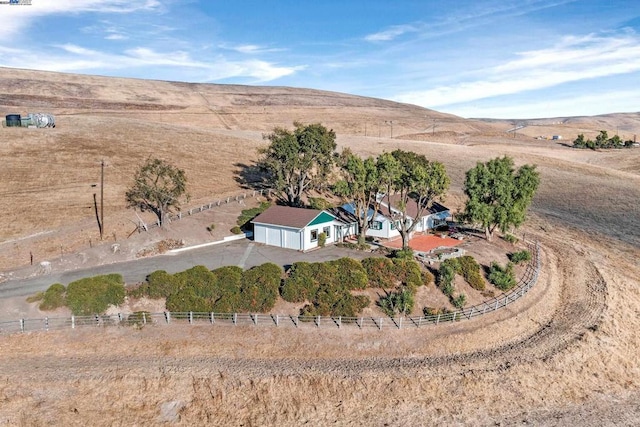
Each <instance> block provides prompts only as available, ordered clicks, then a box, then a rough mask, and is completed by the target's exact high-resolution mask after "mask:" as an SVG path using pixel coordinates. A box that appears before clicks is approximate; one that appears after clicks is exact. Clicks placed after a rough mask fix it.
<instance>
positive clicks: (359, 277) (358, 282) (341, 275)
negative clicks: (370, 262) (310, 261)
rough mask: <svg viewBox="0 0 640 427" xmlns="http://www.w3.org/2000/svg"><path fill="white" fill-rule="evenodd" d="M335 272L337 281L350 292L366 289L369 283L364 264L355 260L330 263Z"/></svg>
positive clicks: (344, 259) (339, 260)
mask: <svg viewBox="0 0 640 427" xmlns="http://www.w3.org/2000/svg"><path fill="white" fill-rule="evenodd" d="M328 264H329V265H331V266H333V267H334V268H335V269H336V271H335V280H336V281H337V282H338V283H340V284H342V286H344V287H346V288H347V289H349V290H353V289H365V288H366V287H367V284H368V282H369V277H368V275H367V272H366V270H365V269H364V267H363V266H362V263H361V262H360V261H358V260H355V259H353V258H348V257H344V258H340V259H337V260H334V261H328Z"/></svg>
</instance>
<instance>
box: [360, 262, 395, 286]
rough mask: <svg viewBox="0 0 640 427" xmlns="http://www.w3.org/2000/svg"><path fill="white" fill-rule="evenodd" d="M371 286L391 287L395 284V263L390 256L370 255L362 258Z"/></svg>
mask: <svg viewBox="0 0 640 427" xmlns="http://www.w3.org/2000/svg"><path fill="white" fill-rule="evenodd" d="M362 266H363V267H364V269H365V271H366V272H367V277H368V279H369V287H370V288H380V289H389V288H393V287H394V286H395V285H394V271H393V270H394V264H393V261H391V260H390V259H389V258H379V257H370V258H365V259H363V260H362Z"/></svg>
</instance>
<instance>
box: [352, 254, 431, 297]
mask: <svg viewBox="0 0 640 427" xmlns="http://www.w3.org/2000/svg"><path fill="white" fill-rule="evenodd" d="M361 264H362V266H363V267H364V270H365V272H366V274H367V277H368V286H369V287H370V288H381V289H391V288H396V287H399V286H406V287H408V288H409V289H410V290H411V291H412V292H414V291H415V290H416V289H417V288H418V287H420V286H422V285H428V284H429V283H431V282H433V280H434V278H433V275H432V274H431V273H429V272H428V271H423V270H422V269H421V268H420V265H419V264H418V263H417V262H416V261H415V260H414V259H412V258H411V259H405V258H393V259H389V258H378V257H370V258H365V259H363V260H362V262H361Z"/></svg>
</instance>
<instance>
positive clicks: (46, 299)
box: [39, 283, 66, 310]
mask: <svg viewBox="0 0 640 427" xmlns="http://www.w3.org/2000/svg"><path fill="white" fill-rule="evenodd" d="M65 292H66V288H65V287H64V285H63V284H61V283H54V284H53V285H51V286H49V288H47V290H46V291H44V293H43V294H42V302H41V303H40V306H39V308H40V310H55V309H56V308H59V307H64V306H65V304H66V301H65Z"/></svg>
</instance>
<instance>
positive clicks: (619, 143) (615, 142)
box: [573, 130, 633, 150]
mask: <svg viewBox="0 0 640 427" xmlns="http://www.w3.org/2000/svg"><path fill="white" fill-rule="evenodd" d="M573 147H574V148H589V149H591V150H595V149H599V148H600V149H611V148H631V147H633V141H632V140H627V141H623V140H622V138H620V137H619V136H618V135H615V136H613V137H611V138H609V135H608V134H607V131H606V130H601V131H600V134H598V136H596V140H595V141H592V140H590V139H584V134H582V133H581V134H580V135H578V137H577V138H576V139H575V140H574V141H573Z"/></svg>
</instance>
